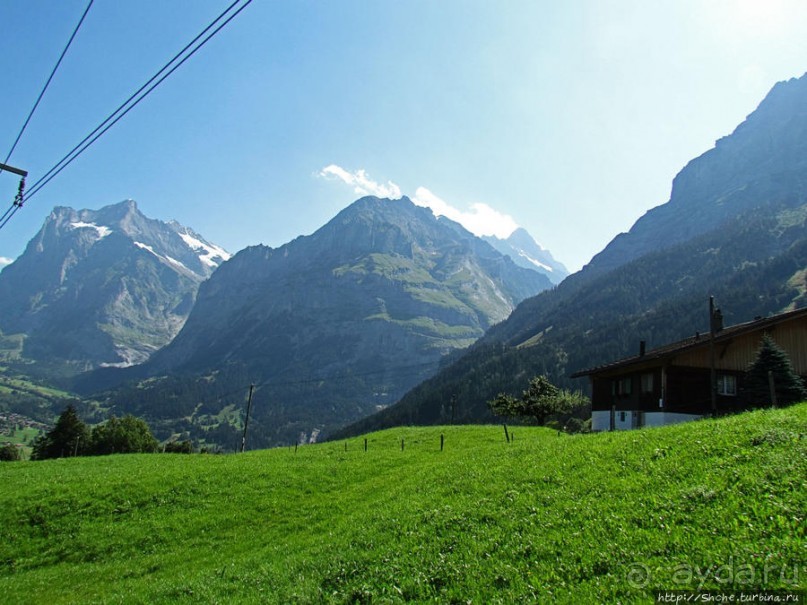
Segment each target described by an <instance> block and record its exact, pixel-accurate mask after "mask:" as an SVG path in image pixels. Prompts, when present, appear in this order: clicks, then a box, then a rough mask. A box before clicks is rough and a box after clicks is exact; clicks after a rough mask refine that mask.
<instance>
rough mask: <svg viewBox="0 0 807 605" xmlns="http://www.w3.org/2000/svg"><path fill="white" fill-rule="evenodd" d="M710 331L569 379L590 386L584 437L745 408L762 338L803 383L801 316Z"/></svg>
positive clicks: (806, 312)
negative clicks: (588, 432)
mask: <svg viewBox="0 0 807 605" xmlns="http://www.w3.org/2000/svg"><path fill="white" fill-rule="evenodd" d="M713 332H714V336H712V334H711V333H706V334H696V335H695V336H693V337H691V338H688V339H686V340H682V341H680V342H676V343H673V344H669V345H667V346H663V347H660V348H657V349H653V350H651V351H645V350H644V349H645V347H644V343H642V344H641V346H640V350H639V355H636V356H634V357H629V358H626V359H622V360H619V361H615V362H613V363H609V364H606V365H602V366H599V367H596V368H591V369H588V370H583V371H580V372H577V373H575V374H573V375H572V378H580V377H582V376H588V377H589V380H590V381H591V407H592V418H591V428H592V430H594V431H608V430H611V431H613V430H625V429H633V428H639V427H642V426H660V425H664V424H672V423H676V422H683V421H687V420H694V419H696V418H700V417H702V416H705V415H709V414H714V413H717V414H720V413H727V412H733V411H741V410H744V409H747V408H749V407H751V406H752V404H753V403H754V402H750V401H745V400H744V398H743V393H742V388H743V379H744V375H745V372H746V370H747V369H748V368H749V366H750V365H751V364H752V363H753V361H754V360H755V359H756V355H757V351H758V350H759V347H760V344H761V341H762V337H763V336H764V335H766V334H767V335H768V336H770V337H771V338H773V340H774V341H775V342H776V343H777V344H778V345H779V347H781V348H782V349H783V350H784V351H785V352H786V353H787V354H788V355H789V356H790V361H791V363H792V365H793V369H794V370H795V371H796V372H797V373H798V374H799V375H801V376H802V378H806V377H807V309H799V310H796V311H791V312H788V313H782V314H780V315H775V316H773V317H768V318H765V319H757V320H754V321H750V322H748V323H743V324H738V325H735V326H731V327H729V328H725V329H721V326H720V325H719V322H718V325H717V327H715V328H714V330H713ZM713 371H714V376H715V383H716V388H715V392H714V401H713V391H712V386H711V385H712V372H713Z"/></svg>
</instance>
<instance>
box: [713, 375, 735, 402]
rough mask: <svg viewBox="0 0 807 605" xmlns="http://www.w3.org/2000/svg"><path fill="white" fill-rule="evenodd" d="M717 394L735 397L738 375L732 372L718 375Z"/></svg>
mask: <svg viewBox="0 0 807 605" xmlns="http://www.w3.org/2000/svg"><path fill="white" fill-rule="evenodd" d="M717 394H718V395H728V396H731V397H734V396H736V395H737V377H736V376H732V375H731V374H718V375H717Z"/></svg>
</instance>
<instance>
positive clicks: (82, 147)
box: [0, 0, 252, 229]
mask: <svg viewBox="0 0 807 605" xmlns="http://www.w3.org/2000/svg"><path fill="white" fill-rule="evenodd" d="M240 2H241V0H235V2H233V3H232V4H230V6H228V7H227V8H226V9H225V10H224V11H223V12H222V13H221V14H220V15H219V16H218V17H216V18H215V19H214V20H213V21H211V22H210V24H208V26H207V27H205V28H204V29H203V30H202V31H201V32H200V33H199V34H198V35H197V36H196V37H195V38H194V39H193V40H191V41H190V42H189V43H188V44H186V45H185V47H184V48H183V49H182V50H181V51H179V52H178V53H177V54H176V55H174V57H173V58H172V59H171V60H170V61H168V63H166V64H165V65H164V66H163V67H162V68H161V69H160V70H159V71H158V72H157V73H155V74H154V75H153V76H152V77H151V78H150V79H149V80H148V81H147V82H146V83H145V84H143V86H141V87H140V88H139V89H138V90H137V91H136V92H134V93H133V94H132V95H131V96H129V98H128V99H126V101H125V102H124V103H122V104H121V105H120V106H119V107H118V108H117V109H116V110H115V111H113V112H112V113H111V114H110V115H109V116H108V117H107V118H106V119H105V120H104V121H103V122H101V124H99V125H98V126H97V127H96V128H95V129H94V130H93V131H92V132H91V133H90V134H88V135H87V136H86V137H84V139H83V140H82V141H81V142H80V143H79V144H78V145H76V146H75V147H73V149H72V150H70V152H69V153H68V154H67V155H65V156H64V157H63V158H62V159H61V160H59V161H58V162H57V163H56V164H55V165H54V166H53V167H52V168H51V169H50V170H48V171H47V172H46V173H45V174H44V175H43V176H42V177H41V178H40V179H39V180H38V181H37V182H36V183H34V185H33V187H32V188H31V191H30V192H29V193H28V195H27V199H30V198H31V197H32V196H34V195H36V194H37V193H38V192H39V191H40V190H41V189H42V188H43V187H44V186H45V185H47V184H48V183H49V182H50V181H51V180H53V179H54V178H55V177H56V176H57V175H58V174H59V173H60V172H61V171H62V170H64V169H65V168H67V166H69V165H70V164H71V163H72V162H73V161H74V160H75V159H76V158H78V156H80V155H81V154H82V153H84V152H85V151H86V150H87V149H88V148H89V147H90V146H91V145H92V144H93V143H95V141H97V140H98V139H99V138H100V137H101V136H103V135H104V134H105V133H106V132H107V131H108V130H109V129H110V128H112V127H113V126H114V125H115V124H117V123H118V121H120V120H121V118H123V116H125V115H126V114H127V113H129V112H130V111H131V110H132V109H134V107H136V106H137V105H138V104H139V103H140V102H141V101H142V100H143V99H145V98H146V97H147V96H148V95H149V94H151V92H152V91H153V90H154V89H155V88H157V87H158V86H159V85H160V84H162V82H163V81H165V79H166V78H168V77H169V76H170V75H171V74H173V73H174V72H175V71H176V70H177V69H178V68H179V67H180V66H181V65H182V64H184V63H185V61H187V60H188V59H190V58H191V57H192V56H193V55H194V54H196V52H197V51H198V50H199V49H201V48H202V47H203V46H204V45H205V44H207V42H209V41H210V40H211V39H212V38H213V37H214V36H215V35H216V34H218V33H219V32H220V31H221V30H222V29H223V28H224V27H225V26H226V25H227V24H228V23H230V21H232V20H233V19H234V18H235V17H236V16H238V14H240V13H241V11H243V10H244V9H245V8H246V7H247V6H249V5H250V4H251V3H252V0H246V2H245V3H244V4H243V5H241V7H239V8H238V9H237V10H236V11H235V12H234V13H233V14H231V15H230V16H229V17H227V18H226V19H225V20H224V22H223V23H221V24H220V25H218V27H215V26H216V24H217V23H218V22H219V21H221V20H222V19H224V17H225V16H226V15H227V13H229V12H230V11H231V10H233V8H234V7H235V6H236V5H237V4H239V3H240ZM214 27H215V29H213V28H214ZM211 29H213V31H212V32H210V33H209V34H207V32H209V31H210V30H211ZM205 34H207V36H206V37H204V36H205ZM202 37H204V39H203V40H202V41H201V42H199V44H197V45H196V46H195V47H194V48H193V49H192V50H191V51H190V52H188V54H187V55H185V56H184V57H182V55H183V54H185V52H186V51H188V49H189V48H191V47H192V46H193V45H194V44H195V43H196V42H197V41H199V39H200V38H202ZM180 57H182V59H180ZM177 61H178V62H177ZM175 62H176V65H173V67H171V65H172V64H174V63H175ZM169 67H170V69H169ZM166 70H167V71H166ZM164 72H165V73H164ZM155 80H156V81H155ZM141 93H142V94H141ZM138 95H139V96H138ZM127 105H128V107H127ZM21 207H22V205H21V204H19V205H15V204H12V208H11V209H10V210H11V212H10V214H8V212H7V214H8V216H7V217H6V218H5V220H3V222H1V223H0V229H2V228H3V227H5V226H6V224H7V223H8V222H9V220H11V218H12V217H13V216H14V214H16V213H17V211H18V210H19V209H20V208H21Z"/></svg>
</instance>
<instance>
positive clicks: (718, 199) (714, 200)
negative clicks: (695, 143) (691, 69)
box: [587, 74, 807, 274]
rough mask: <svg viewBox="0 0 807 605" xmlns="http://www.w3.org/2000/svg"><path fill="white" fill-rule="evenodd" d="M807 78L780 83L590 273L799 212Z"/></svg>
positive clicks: (806, 159)
mask: <svg viewBox="0 0 807 605" xmlns="http://www.w3.org/2000/svg"><path fill="white" fill-rule="evenodd" d="M805 175H807V74H805V75H804V76H802V77H801V78H798V79H796V78H793V79H791V80H789V81H787V82H779V83H777V84H776V85H775V86H774V87H773V88H772V89H771V91H770V92H769V93H768V95H767V96H766V97H765V99H764V100H763V101H762V103H761V104H760V105H759V107H758V108H757V109H756V111H754V112H753V113H752V114H751V115H749V116H748V117H747V118H746V119H745V121H744V122H743V123H742V124H740V125H739V126H738V127H737V128H736V129H735V130H734V132H733V133H732V134H731V135H729V136H726V137H723V138H721V139H719V140H718V141H717V142H716V143H715V146H714V148H712V149H710V150H709V151H707V152H706V153H704V154H703V155H701V156H700V157H697V158H695V159H694V160H692V161H690V162H689V163H688V164H687V165H686V167H685V168H684V169H683V170H681V172H679V173H678V175H677V176H676V177H675V179H674V180H673V184H672V193H671V195H670V200H669V202H667V203H666V204H663V205H661V206H658V207H656V208H653V209H652V210H649V211H648V212H647V213H646V214H645V215H644V216H642V217H641V218H640V219H639V220H638V221H636V223H635V224H634V225H633V227H632V228H631V229H630V231H629V232H628V233H624V234H620V235H618V236H617V237H616V238H614V240H613V241H612V242H611V243H609V244H608V246H606V248H605V249H604V250H603V251H602V252H600V253H599V254H598V255H596V256H595V257H594V258H593V259H592V261H591V263H590V265H589V266H588V267H587V269H588V271H589V272H590V273H598V274H602V273H604V272H606V271H608V270H610V269H613V268H615V267H618V266H620V265H623V264H625V263H626V262H629V261H631V260H633V259H636V258H639V257H641V256H642V255H644V254H647V253H649V252H655V251H658V250H659V249H663V248H669V247H672V246H674V245H676V244H679V243H681V242H685V241H687V240H690V239H692V238H693V237H697V236H698V235H701V234H703V233H707V232H710V231H713V230H715V229H717V228H719V227H720V225H722V224H723V223H725V222H726V221H727V220H731V219H733V218H735V217H736V216H737V215H739V214H742V213H743V212H746V211H749V210H754V209H757V208H760V209H762V208H764V207H765V206H773V205H776V204H786V205H792V204H798V203H800V202H802V201H803V200H804V198H805V195H807V176H805Z"/></svg>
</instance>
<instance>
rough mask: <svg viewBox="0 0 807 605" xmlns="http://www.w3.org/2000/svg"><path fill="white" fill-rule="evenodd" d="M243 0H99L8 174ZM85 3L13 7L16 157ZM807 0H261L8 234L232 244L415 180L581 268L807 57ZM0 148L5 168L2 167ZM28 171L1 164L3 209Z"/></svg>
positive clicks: (52, 150)
mask: <svg viewBox="0 0 807 605" xmlns="http://www.w3.org/2000/svg"><path fill="white" fill-rule="evenodd" d="M229 3H230V0H215V1H214V0H95V3H94V5H93V7H92V9H91V10H90V12H89V14H88V16H87V19H86V21H85V22H84V25H83V26H82V29H81V31H80V32H79V34H78V36H77V38H76V40H75V41H74V43H73V46H72V47H71V49H70V51H69V53H68V55H67V56H66V57H65V60H64V62H63V64H62V66H61V68H60V70H59V71H58V73H57V74H56V77H55V78H54V81H53V83H52V84H51V86H50V88H49V90H48V92H47V94H46V96H45V97H44V99H43V101H42V104H41V105H40V107H39V109H38V110H37V113H36V114H35V116H34V118H33V120H32V122H31V124H30V126H29V128H28V130H27V131H26V133H25V135H24V136H23V139H22V140H21V142H20V144H19V146H18V148H17V150H16V151H15V153H14V155H13V156H12V158H11V160H10V164H12V165H15V166H19V167H22V168H25V169H27V170H28V171H29V172H30V177H29V184H30V183H33V182H34V181H35V180H36V179H37V178H38V177H39V176H41V175H42V174H43V173H44V172H45V171H46V170H47V169H49V168H50V167H51V166H52V165H53V164H55V163H56V162H57V161H58V160H59V159H60V158H61V157H62V156H63V155H64V154H65V153H67V151H69V150H70V149H71V148H72V147H73V145H75V144H76V143H78V142H79V141H80V140H81V139H82V138H83V137H84V136H85V135H86V134H88V133H89V132H90V131H91V130H92V129H93V128H94V127H95V126H96V125H97V124H98V123H99V122H100V121H101V120H102V119H103V118H104V117H106V115H107V114H108V113H110V112H111V111H112V110H113V109H115V108H116V107H117V106H118V104H120V103H121V102H122V101H123V100H124V99H125V98H126V97H127V96H128V95H129V94H130V93H132V92H134V90H136V89H137V88H138V87H139V86H140V85H141V84H142V83H143V82H145V81H146V80H147V79H148V78H149V77H150V76H151V75H152V74H153V73H154V72H155V71H156V70H157V69H159V68H160V67H161V66H162V65H163V64H164V63H165V62H166V61H167V60H168V59H169V58H170V57H171V56H172V55H173V54H174V53H175V52H176V51H178V50H179V49H180V48H182V46H184V45H185V43H187V42H188V41H189V40H190V39H191V38H192V37H193V36H194V35H196V33H198V32H199V31H200V30H201V29H202V27H204V26H205V25H206V24H207V23H208V22H209V21H210V20H212V19H213V18H214V17H215V16H216V15H218V13H219V12H221V11H222V10H223V9H224V7H226V6H227V5H228V4H229ZM86 4H87V2H86V0H0V56H3V58H4V60H3V72H2V75H3V78H2V82H3V85H2V88H0V91H2V93H1V94H0V156H2V158H4V157H5V155H6V153H7V151H8V149H9V148H10V146H11V144H12V142H13V140H14V137H15V136H16V134H17V132H18V131H19V128H20V127H21V125H22V122H23V121H24V119H25V116H26V115H27V113H28V111H29V110H30V108H31V106H32V104H33V102H34V100H35V99H36V96H37V94H38V93H39V91H40V89H41V87H42V85H43V84H44V81H45V79H46V78H47V75H48V74H49V72H50V69H51V68H52V67H53V64H54V63H55V61H56V59H57V58H58V55H59V53H60V52H61V50H62V48H63V47H64V44H65V43H66V41H67V38H68V37H69V35H70V33H71V32H72V30H73V27H74V26H75V24H76V22H77V21H78V18H79V17H80V15H81V13H82V11H83V10H84V8H85V6H86ZM805 31H807V3H805V2H803V1H802V0H760V1H756V0H703V1H694V0H658V1H647V0H637V1H629V0H612V1H609V0H591V1H586V0H568V1H560V0H558V1H553V2H545V1H541V0H531V1H523V2H522V1H515V0H513V1H504V0H502V1H501V2H491V1H474V0H461V1H460V0H456V1H455V0H433V1H419V0H378V1H370V0H364V1H350V0H346V1H321V2H311V1H294V2H292V1H275V0H254V1H253V2H252V4H251V5H250V6H249V7H248V8H247V9H246V10H245V11H244V12H243V13H242V14H241V15H240V16H239V17H237V18H236V20H235V21H233V22H232V23H231V24H230V25H229V26H228V27H227V28H226V29H225V30H223V31H222V32H221V34H219V35H218V36H217V37H216V38H215V39H214V40H212V41H211V42H210V43H209V44H208V45H207V46H206V47H205V48H203V49H202V50H201V51H200V52H199V53H198V54H197V55H196V56H195V57H194V58H192V59H191V60H190V61H189V62H188V63H186V64H185V65H184V66H183V67H181V68H180V69H179V70H178V71H177V72H176V73H175V74H174V75H173V76H172V77H171V78H169V79H168V80H166V82H165V83H164V84H163V85H162V86H161V87H160V88H158V89H157V90H156V91H155V92H154V93H153V94H152V95H151V96H150V97H149V98H148V99H146V100H145V101H143V103H141V104H140V105H139V106H138V107H137V108H135V109H134V110H133V111H132V112H131V113H130V114H129V115H127V116H126V117H125V118H124V119H123V120H122V121H121V122H120V123H119V124H118V125H117V126H115V127H114V128H113V129H112V130H110V131H109V132H108V133H107V134H106V135H105V136H104V137H102V138H101V139H100V140H99V141H98V142H97V143H96V144H95V145H94V146H93V147H92V148H91V149H90V150H88V151H87V152H86V153H84V155H82V156H81V157H80V158H79V159H78V160H76V161H75V162H74V163H73V164H72V165H71V166H70V167H69V168H67V169H66V170H65V171H64V172H63V173H62V174H61V175H59V176H58V177H57V178H56V179H54V180H53V181H52V182H51V183H50V184H49V185H48V186H47V187H45V188H44V189H43V190H42V192H41V193H39V194H38V195H37V196H35V197H34V198H33V199H32V200H31V201H30V202H29V203H28V204H27V205H26V206H25V207H24V208H23V209H22V210H21V211H20V212H18V213H17V215H16V216H15V217H14V219H13V220H12V221H11V222H10V223H9V224H8V225H7V226H6V227H5V228H4V229H2V230H0V257H5V258H7V259H12V258H15V257H16V256H18V255H19V254H20V253H21V252H22V251H23V249H24V246H25V244H26V243H27V242H28V240H30V239H31V237H33V236H34V234H35V233H36V232H37V230H38V229H39V227H40V226H41V224H42V222H43V221H44V220H45V218H46V217H47V215H48V213H49V212H50V211H51V209H52V208H53V207H54V206H57V205H61V206H71V207H74V208H99V207H101V206H104V205H107V204H111V203H116V202H119V201H121V200H124V199H127V198H133V199H135V200H136V201H137V202H138V205H139V207H140V208H141V210H142V211H143V212H144V213H145V214H147V215H149V216H151V217H154V218H159V219H162V220H169V219H176V220H178V221H179V222H181V223H183V224H185V225H188V226H190V227H192V228H194V229H196V230H197V231H198V232H200V233H201V234H202V235H204V236H205V237H206V238H208V239H209V240H211V241H213V242H215V243H217V244H220V245H222V246H223V247H225V248H227V249H228V250H229V251H231V252H237V251H238V250H240V249H242V248H244V247H245V246H248V245H252V244H257V243H264V244H267V245H270V246H279V245H281V244H283V243H285V242H287V241H289V240H290V239H293V238H294V237H296V236H298V235H301V234H308V233H311V232H313V231H315V230H316V229H317V228H319V227H320V226H321V225H323V224H324V223H325V222H327V221H328V220H329V219H330V218H332V217H333V216H334V215H335V214H336V213H337V212H338V211H339V210H341V209H342V208H344V207H345V206H347V205H348V204H349V203H350V202H352V201H353V200H355V199H356V198H358V197H359V196H360V194H361V192H363V191H366V192H385V191H386V192H391V193H395V194H397V193H399V192H400V193H401V194H404V195H408V196H410V197H415V198H417V199H418V200H419V201H420V203H424V204H425V203H432V204H443V208H444V209H447V210H446V213H449V214H451V213H453V214H454V216H456V217H460V218H463V217H464V218H465V219H467V220H468V221H469V224H474V223H473V221H474V219H476V223H475V224H476V225H483V226H486V227H489V228H490V230H496V228H498V231H499V232H501V231H502V230H503V229H504V230H506V229H507V228H512V227H513V226H514V225H516V224H517V225H520V226H523V227H525V228H526V229H527V230H528V231H530V233H532V234H533V236H534V237H535V238H536V239H537V240H538V241H539V242H540V243H541V244H543V245H544V246H545V247H547V248H548V249H549V250H551V251H552V252H553V254H554V255H555V257H556V258H558V259H559V260H561V261H562V262H564V263H566V265H567V266H568V267H569V268H570V269H573V270H576V269H579V268H580V267H581V266H582V265H583V264H585V263H586V262H588V260H589V259H590V258H591V256H592V255H594V254H596V253H597V252H598V251H599V250H601V249H602V248H603V247H604V246H605V244H607V243H608V241H610V240H611V239H612V238H613V237H614V236H615V235H617V234H618V233H619V232H622V231H627V230H628V229H629V228H630V226H631V225H632V224H633V222H634V221H635V220H636V219H637V218H639V217H640V216H641V215H642V214H644V213H645V212H646V211H647V210H649V209H650V208H652V207H654V206H657V205H659V204H662V203H664V202H666V201H667V200H668V199H669V194H670V185H671V182H672V179H673V177H674V176H675V174H676V173H677V172H678V171H679V170H680V169H681V168H682V167H683V166H684V165H685V164H686V162H687V161H689V160H690V159H692V158H694V157H696V156H698V155H700V154H701V153H703V152H705V151H707V150H708V149H709V148H710V147H712V146H713V144H714V141H715V140H716V139H718V138H720V137H722V136H725V135H727V134H729V133H730V132H731V131H732V130H733V129H734V127H735V126H736V125H737V124H739V123H740V122H741V121H742V120H743V119H744V118H745V116H746V115H747V114H749V113H750V112H751V111H753V110H754V109H755V107H756V106H757V105H758V104H759V102H760V101H761V100H762V98H763V97H764V95H765V94H766V93H767V91H768V90H769V89H770V88H771V87H772V86H773V84H774V83H775V82H777V81H779V80H784V79H789V78H792V77H799V76H801V75H802V74H804V73H805V71H807V36H805V35H804V32H805ZM2 158H0V161H2ZM16 187H17V179H16V178H15V177H13V176H12V175H9V174H6V173H4V174H0V199H5V200H7V201H6V202H3V203H2V205H3V209H5V207H6V205H7V204H10V202H11V200H12V199H13V197H14V194H15V192H16Z"/></svg>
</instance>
